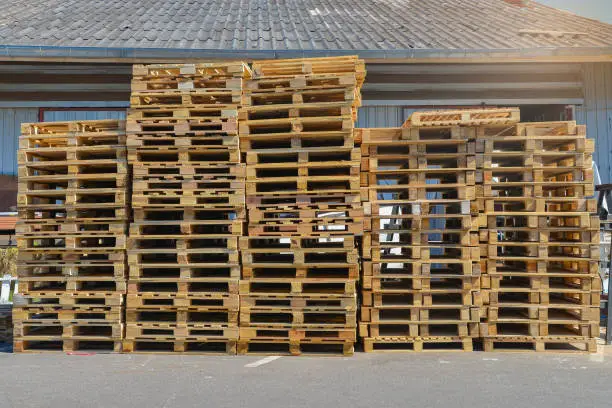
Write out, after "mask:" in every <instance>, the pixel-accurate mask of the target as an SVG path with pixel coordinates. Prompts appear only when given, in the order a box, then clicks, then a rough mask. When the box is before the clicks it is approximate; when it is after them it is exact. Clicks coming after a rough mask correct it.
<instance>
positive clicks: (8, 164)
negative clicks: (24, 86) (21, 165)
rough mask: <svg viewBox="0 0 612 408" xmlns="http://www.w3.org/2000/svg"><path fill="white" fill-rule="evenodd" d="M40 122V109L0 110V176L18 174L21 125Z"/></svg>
mask: <svg viewBox="0 0 612 408" xmlns="http://www.w3.org/2000/svg"><path fill="white" fill-rule="evenodd" d="M37 121H38V109H35V108H11V109H0V174H10V175H16V174H17V149H18V147H19V143H18V138H19V134H20V133H21V124H22V123H28V122H37Z"/></svg>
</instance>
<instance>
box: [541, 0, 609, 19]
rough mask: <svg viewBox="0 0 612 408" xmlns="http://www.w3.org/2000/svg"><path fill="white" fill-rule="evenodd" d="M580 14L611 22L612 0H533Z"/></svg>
mask: <svg viewBox="0 0 612 408" xmlns="http://www.w3.org/2000/svg"><path fill="white" fill-rule="evenodd" d="M535 1H537V2H538V3H542V4H546V5H547V6H551V7H556V8H559V9H563V10H567V11H571V12H572V13H575V14H579V15H581V16H585V17H589V18H594V19H596V20H600V21H605V22H606V23H610V24H612V0H535Z"/></svg>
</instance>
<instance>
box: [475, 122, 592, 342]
mask: <svg viewBox="0 0 612 408" xmlns="http://www.w3.org/2000/svg"><path fill="white" fill-rule="evenodd" d="M476 131H477V151H478V154H477V161H478V173H477V177H478V189H479V194H478V204H479V209H480V212H481V213H480V219H481V222H480V226H481V230H480V242H481V248H482V251H481V253H482V254H483V255H485V257H484V258H483V260H482V268H483V278H482V282H483V285H482V286H483V298H484V301H485V308H484V313H483V315H484V317H485V318H486V320H485V322H484V323H483V324H482V327H481V335H482V337H483V342H484V348H485V350H486V351H504V350H536V351H560V350H582V351H595V350H596V338H597V337H599V301H600V299H599V298H600V291H601V282H600V278H599V274H598V260H599V220H598V217H597V216H596V215H595V212H596V205H595V202H594V200H593V199H590V198H589V197H591V196H592V195H593V193H594V189H593V173H592V164H593V163H592V153H593V149H594V146H593V141H592V140H588V139H587V138H586V129H585V128H584V126H577V125H576V123H575V122H544V123H519V124H516V125H496V126H492V125H489V126H481V127H478V128H476Z"/></svg>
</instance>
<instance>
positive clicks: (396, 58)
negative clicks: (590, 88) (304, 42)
mask: <svg viewBox="0 0 612 408" xmlns="http://www.w3.org/2000/svg"><path fill="white" fill-rule="evenodd" d="M355 54H357V55H359V57H361V58H363V59H365V60H366V61H368V62H411V61H412V62H417V61H419V62H420V61H425V60H470V59H475V60H482V59H487V60H495V59H500V60H505V61H507V60H508V59H513V60H527V61H528V60H545V59H551V60H554V59H557V60H577V61H582V62H588V61H593V62H595V61H612V46H608V47H545V48H522V49H401V50H399V49H398V50H215V49H181V48H111V47H63V46H33V45H0V60H15V61H20V60H23V61H26V60H30V59H35V60H48V61H62V60H65V61H76V60H83V61H84V62H87V61H89V62H91V61H94V60H101V61H109V60H112V61H117V62H126V63H127V62H137V61H148V62H152V61H165V60H198V59H206V60H211V59H224V60H228V59H241V60H257V59H276V58H303V57H328V56H341V55H355Z"/></svg>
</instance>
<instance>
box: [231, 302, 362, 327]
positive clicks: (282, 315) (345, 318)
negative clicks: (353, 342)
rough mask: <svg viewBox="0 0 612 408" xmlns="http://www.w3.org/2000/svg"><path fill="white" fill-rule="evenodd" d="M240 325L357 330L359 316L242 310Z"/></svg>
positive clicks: (339, 311)
mask: <svg viewBox="0 0 612 408" xmlns="http://www.w3.org/2000/svg"><path fill="white" fill-rule="evenodd" d="M240 325H241V326H244V327H257V328H262V329H265V328H286V329H291V328H296V329H298V328H299V329H309V328H311V327H312V328H318V329H325V328H332V329H333V328H355V327H357V314H356V312H354V311H352V312H351V311H344V310H325V309H324V308H321V309H317V310H310V309H301V308H299V309H289V308H285V309H277V308H274V309H269V308H266V307H255V308H245V307H241V308H240Z"/></svg>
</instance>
